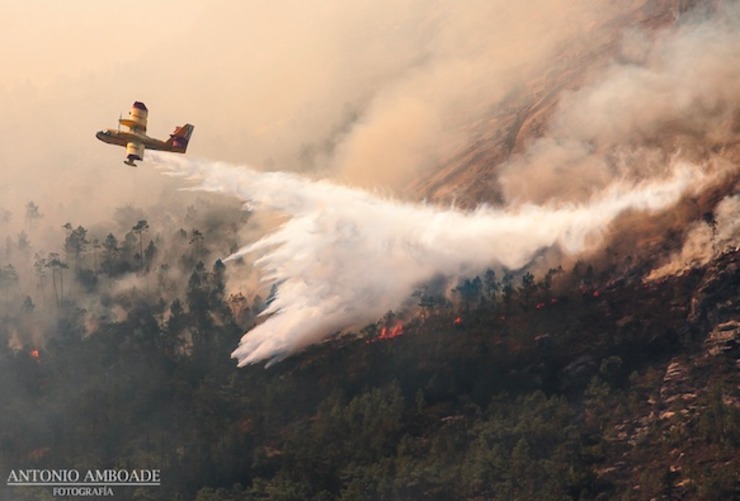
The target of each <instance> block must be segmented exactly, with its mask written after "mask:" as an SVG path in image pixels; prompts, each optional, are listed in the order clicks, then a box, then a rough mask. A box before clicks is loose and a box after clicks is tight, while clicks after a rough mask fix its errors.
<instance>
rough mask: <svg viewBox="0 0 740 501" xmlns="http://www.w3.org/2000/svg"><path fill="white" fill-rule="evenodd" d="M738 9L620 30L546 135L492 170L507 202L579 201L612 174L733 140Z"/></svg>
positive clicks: (641, 170)
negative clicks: (610, 53) (598, 68)
mask: <svg viewBox="0 0 740 501" xmlns="http://www.w3.org/2000/svg"><path fill="white" fill-rule="evenodd" d="M739 109H740V9H738V8H737V6H734V7H727V8H725V9H722V10H720V11H718V12H716V13H715V15H713V16H711V17H708V18H706V17H703V18H695V17H694V18H692V17H690V16H689V17H688V18H687V19H686V20H685V22H684V23H682V24H679V25H677V26H672V27H670V28H669V29H664V30H659V31H653V32H648V31H639V30H631V31H628V32H627V33H625V35H624V37H623V39H622V43H621V50H620V52H619V53H618V54H617V55H616V57H615V59H614V60H613V61H612V63H611V64H609V65H608V67H607V68H606V70H605V71H603V72H602V73H600V74H598V76H596V77H593V78H592V79H591V81H590V82H589V83H588V84H587V85H584V86H583V87H581V88H579V89H577V90H574V91H570V92H567V93H564V94H563V96H562V97H561V99H560V101H559V104H558V107H557V110H556V112H555V114H554V116H553V117H552V120H551V121H550V122H549V124H548V126H547V130H546V131H545V133H544V135H543V136H542V137H540V138H537V139H536V140H534V141H533V142H532V143H531V144H529V146H528V148H527V149H526V151H525V152H524V153H523V154H521V155H517V156H515V157H514V158H512V159H511V160H510V161H509V162H507V163H506V164H505V165H504V166H503V168H502V169H501V174H500V177H499V180H500V184H501V186H502V187H503V192H504V196H505V198H506V199H507V200H508V201H514V200H519V201H531V202H543V201H546V200H550V199H561V200H566V199H568V200H584V199H587V198H588V197H589V196H591V194H592V193H593V192H594V191H597V190H601V189H603V188H604V187H605V186H607V185H608V184H609V183H611V182H613V181H614V180H615V179H633V180H634V179H641V178H645V177H647V176H656V175H662V174H664V173H665V172H666V170H667V169H668V166H669V165H670V158H671V157H672V156H679V157H683V158H688V159H694V160H699V159H705V158H707V157H708V156H709V155H710V154H711V152H712V151H721V149H722V148H723V147H725V146H727V145H733V144H736V143H737V130H738V122H737V113H738V110H739Z"/></svg>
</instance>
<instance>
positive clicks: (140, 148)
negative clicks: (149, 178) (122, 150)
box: [126, 142, 144, 162]
mask: <svg viewBox="0 0 740 501" xmlns="http://www.w3.org/2000/svg"><path fill="white" fill-rule="evenodd" d="M126 158H127V159H128V161H129V162H133V161H134V160H142V159H143V158H144V145H143V144H141V143H134V142H131V143H127V144H126Z"/></svg>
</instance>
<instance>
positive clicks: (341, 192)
mask: <svg viewBox="0 0 740 501" xmlns="http://www.w3.org/2000/svg"><path fill="white" fill-rule="evenodd" d="M737 21H738V15H737V9H725V10H722V11H720V12H719V14H717V15H715V16H712V17H709V18H705V19H701V20H694V21H691V22H686V23H684V24H679V25H677V26H675V27H672V28H669V29H665V30H659V31H656V32H636V31H635V32H632V33H629V34H628V35H626V36H625V37H624V38H623V42H622V51H621V53H620V55H619V56H618V57H617V59H615V60H614V61H613V62H612V63H611V64H609V65H608V66H607V68H606V70H604V71H603V72H601V73H600V74H599V75H598V76H593V77H591V78H590V79H589V80H588V81H587V83H586V84H584V85H582V86H581V87H580V88H579V89H577V90H573V91H571V92H568V93H565V94H564V95H563V96H562V97H561V99H560V104H559V105H558V107H557V109H556V111H555V113H554V115H553V116H552V117H551V118H550V120H549V122H548V125H547V127H546V129H545V131H544V133H543V134H542V135H541V136H540V137H539V138H537V139H535V140H534V141H532V142H531V143H529V144H528V145H526V148H525V149H524V151H523V153H521V154H519V155H517V156H515V157H513V158H512V159H511V160H510V161H508V162H507V163H505V164H504V165H503V166H501V167H500V169H499V171H498V173H497V175H498V181H499V183H500V185H501V186H502V188H503V191H504V196H505V200H506V203H505V204H504V206H502V207H500V208H495V209H494V208H490V207H481V208H479V209H477V210H475V211H471V212H463V211H460V210H456V209H454V208H449V209H443V208H438V207H433V206H430V205H424V204H410V203H404V202H399V201H396V200H393V199H388V198H383V197H378V196H374V195H372V194H370V193H369V192H367V191H363V190H359V189H356V188H350V187H347V186H342V185H340V184H337V183H334V182H329V181H312V180H310V179H309V178H306V177H301V176H297V175H294V174H288V173H285V172H272V173H264V172H263V173H260V172H258V171H256V170H253V169H250V168H247V167H236V166H234V165H229V164H226V163H219V162H209V161H204V160H193V159H188V158H169V157H165V156H161V155H160V156H157V157H156V162H157V163H158V164H160V165H161V166H163V167H164V168H165V170H167V171H168V172H170V173H173V174H176V175H181V176H187V177H191V178H194V179H197V180H198V182H199V188H198V189H203V190H206V191H210V192H215V193H221V194H228V195H231V196H236V197H238V198H239V199H241V200H243V201H244V202H245V203H246V204H248V206H249V207H250V208H254V209H255V210H257V211H258V212H259V211H264V210H272V211H277V212H279V213H281V214H284V215H285V216H287V221H285V222H284V223H283V224H282V225H281V226H279V227H278V228H277V229H275V230H274V231H271V232H270V233H269V234H268V235H267V236H265V237H263V238H262V239H260V240H258V241H257V242H255V243H253V244H250V245H248V246H246V247H244V248H243V249H241V250H240V251H238V252H237V253H235V254H234V255H232V256H230V257H229V258H228V259H227V261H228V260H233V259H235V258H237V257H242V256H245V255H253V256H255V259H256V265H257V266H258V267H259V268H260V269H261V270H262V273H263V277H264V280H265V281H267V282H269V283H272V284H276V286H277V295H276V298H275V300H274V301H273V302H272V303H271V305H270V307H269V309H268V310H267V311H266V312H265V314H264V316H265V318H266V319H265V321H264V322H262V323H261V324H259V325H258V326H256V327H255V328H254V329H252V330H251V331H249V332H247V333H246V334H245V335H244V337H243V338H242V340H241V343H240V346H239V348H237V349H236V350H235V351H234V353H233V357H234V358H236V359H237V360H238V363H239V365H240V366H243V365H246V364H250V363H255V362H258V361H261V360H273V361H274V360H279V359H281V358H283V357H285V356H287V355H289V354H291V353H295V352H296V351H299V350H300V349H302V348H304V347H305V346H307V345H309V344H312V343H316V342H319V341H321V340H323V339H325V338H326V337H328V336H331V335H333V334H334V333H337V332H339V331H342V330H344V329H348V328H353V327H360V326H362V325H365V324H366V323H368V322H370V321H373V320H375V319H377V318H378V317H379V316H381V315H382V314H383V313H385V312H386V311H388V310H389V309H394V308H398V307H399V305H402V304H403V303H404V301H406V300H407V299H408V297H409V295H410V294H411V292H412V291H413V290H414V288H415V287H417V286H419V285H421V284H422V283H424V282H425V281H427V280H430V279H432V278H433V277H435V276H439V275H440V274H441V275H445V276H450V277H454V276H457V275H461V274H465V273H471V272H477V271H479V270H481V269H482V268H484V267H486V266H492V265H493V266H496V265H500V266H506V267H508V268H512V269H518V268H521V267H523V266H525V265H527V264H528V263H530V261H531V260H532V259H533V257H534V256H535V255H536V254H537V253H538V251H540V250H542V249H547V248H553V247H554V248H558V249H560V250H561V251H562V252H563V253H565V254H571V255H576V254H579V253H582V252H586V251H589V250H593V249H595V248H598V246H599V245H601V244H602V243H603V237H604V236H605V235H606V234H608V231H609V224H610V223H611V222H612V221H614V220H615V219H616V218H617V217H618V216H619V215H620V214H623V213H624V212H625V211H630V210H631V211H635V210H637V211H640V210H642V211H659V210H665V209H667V208H669V207H671V206H672V205H673V204H675V203H676V202H677V201H678V200H679V199H680V198H681V197H682V196H684V195H686V194H689V193H697V192H698V191H700V190H701V189H703V187H704V186H706V185H707V183H713V182H716V181H717V179H718V178H719V177H724V176H727V175H731V176H732V175H735V174H736V172H737V167H736V166H735V165H734V164H732V163H727V162H715V161H711V160H710V159H711V158H712V156H713V154H714V151H715V150H716V149H717V147H720V148H721V147H723V146H727V145H729V144H731V143H732V138H733V137H734V136H733V134H734V130H735V127H736V124H735V116H736V114H737V110H738V102H739V101H738V97H737V96H738V95H739V94H738V93H737V92H736V90H737V85H738V84H737V82H738V81H740V79H738V78H737V77H740V65H737V64H735V63H736V62H737V61H738V60H739V58H740V37H739V36H738V33H740V30H736V29H735V27H736V26H738V22H737ZM487 47H488V46H487ZM489 48H490V47H489ZM546 54H547V51H545V50H543V52H542V53H541V55H543V56H545V55H546ZM480 56H481V57H482V58H490V57H491V54H489V53H481V54H480ZM456 61H458V60H457V59H456ZM422 66H423V65H422ZM448 69H449V71H450V75H453V74H455V73H457V74H461V75H463V76H461V80H463V81H465V78H464V75H465V72H464V71H461V66H459V65H456V64H451V66H450V68H446V69H444V70H443V69H441V68H440V69H439V71H440V72H441V73H445V72H446V71H447V70H448ZM525 73H526V72H524V73H520V74H519V77H521V75H522V74H525ZM488 76H489V77H490V74H489V75H488ZM444 80H445V79H444V78H442V81H444ZM473 80H476V79H475V78H473ZM469 83H470V82H468V84H469ZM406 85H408V87H407V88H405V87H404V86H406ZM443 87H445V88H446V89H447V90H449V89H450V88H452V89H454V88H455V86H454V85H452V86H451V87H450V86H443ZM404 88H405V90H404V91H400V90H398V89H404ZM394 89H396V90H398V92H397V93H396V92H395V91H391V92H387V93H385V92H384V93H381V94H382V95H383V96H384V97H382V98H381V97H378V96H379V95H380V94H378V95H376V96H374V97H373V99H372V100H371V101H370V102H369V103H370V104H369V105H368V107H366V108H365V112H364V114H363V117H364V118H362V119H360V120H359V121H358V122H357V123H355V124H353V125H352V126H351V127H350V130H349V131H348V132H347V135H346V137H345V138H344V140H343V142H342V143H341V144H340V145H339V147H338V149H337V155H336V157H335V158H336V159H341V160H337V161H338V162H339V164H340V165H341V166H342V169H344V171H346V172H349V171H351V170H352V169H353V167H351V166H353V165H363V167H360V168H358V172H359V171H362V172H370V171H372V170H373V169H375V170H376V171H377V170H378V169H380V170H382V169H383V168H385V167H393V166H394V165H395V164H394V160H393V159H394V158H395V159H396V160H395V161H397V162H398V165H399V166H400V167H399V168H400V170H401V171H402V172H418V170H417V168H416V167H412V168H411V169H410V170H407V169H406V168H405V167H408V166H409V165H414V164H415V162H417V161H419V162H420V163H422V164H423V163H425V162H427V163H428V162H432V160H431V159H430V158H428V157H426V158H425V157H423V155H422V156H420V157H419V156H416V157H414V158H415V160H412V159H411V158H410V157H409V156H408V155H411V156H414V153H413V152H414V147H416V146H418V145H419V144H426V142H428V141H431V142H433V140H434V138H438V137H439V135H437V134H434V133H432V132H430V131H432V130H434V129H435V128H437V127H438V124H439V122H438V121H437V120H436V118H438V117H439V116H441V115H440V114H439V113H440V110H442V109H445V105H442V106H441V107H440V106H437V105H436V104H440V103H451V102H453V101H454V99H453V100H452V101H448V100H447V98H448V97H449V96H451V95H456V96H459V95H460V93H459V89H458V90H453V91H451V93H444V96H445V98H443V99H441V100H439V101H435V99H433V98H429V96H430V95H428V94H426V88H425V85H424V82H422V81H416V80H415V79H414V78H404V79H403V83H401V84H399V85H398V86H395V87H394ZM412 90H416V92H413V91H412ZM494 95H495V92H494V93H493V94H491V95H490V96H489V97H491V96H494ZM479 97H480V96H479V95H476V94H475V93H473V97H472V98H471V99H478V98H479ZM401 98H403V99H401ZM426 101H429V102H431V103H436V104H435V105H433V106H431V107H428V106H426V105H425V104H424V103H425V102H426ZM430 110H433V111H430ZM443 114H444V113H442V115H443ZM383 116H387V117H390V118H389V119H388V120H387V121H386V120H384V119H383V118H382V117H383ZM369 117H374V118H373V119H372V120H370V119H369ZM393 117H396V118H393ZM401 118H403V119H404V120H405V119H408V120H409V121H410V122H413V123H417V122H418V123H420V124H421V125H420V126H419V127H421V128H417V129H414V128H411V129H409V128H407V127H403V126H401V124H403V121H402V120H401V121H398V122H397V121H396V119H398V120H400V119H401ZM370 124H375V125H374V126H371V125H370ZM396 124H399V127H398V128H396V127H395V125H396ZM375 126H377V129H375V132H372V133H371V132H370V131H371V130H373V129H374V127H375ZM426 129H428V130H426ZM417 133H418V136H417ZM453 136H454V134H453ZM361 137H365V138H370V139H371V140H369V141H368V142H367V146H363V147H360V146H357V147H355V146H353V145H354V144H361V143H363V141H362V140H360V139H358V138H361ZM388 137H394V138H395V139H399V141H400V142H401V143H403V146H402V147H400V149H397V148H396V147H395V146H396V144H397V143H395V142H394V141H389V140H386V139H385V138H388ZM417 139H418V140H419V141H421V143H418V142H417ZM453 142H454V141H453ZM430 144H431V143H430ZM408 146H410V148H408ZM420 150H425V148H424V147H422V148H420ZM353 152H354V153H353ZM409 152H412V153H409ZM388 155H390V156H388ZM399 155H400V156H399ZM352 158H354V159H355V160H352ZM340 170H341V169H340ZM394 176H395V174H394ZM351 177H353V179H354V181H357V178H356V177H354V176H351ZM339 179H342V176H340V177H339ZM373 179H375V180H376V181H377V180H379V179H382V176H381V177H378V178H373ZM389 182H391V183H393V182H395V181H393V180H390V181H389ZM353 184H360V185H363V184H367V183H363V182H359V183H357V182H354V183H353ZM370 184H371V183H370Z"/></svg>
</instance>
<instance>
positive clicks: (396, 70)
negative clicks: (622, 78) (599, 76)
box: [0, 0, 639, 230]
mask: <svg viewBox="0 0 740 501" xmlns="http://www.w3.org/2000/svg"><path fill="white" fill-rule="evenodd" d="M610 3H611V2H606V1H597V2H592V1H585V0H579V1H575V2H558V1H555V0H535V1H533V2H527V4H526V5H521V6H517V5H513V4H512V3H511V2H508V1H503V0H500V1H490V0H469V1H466V2H457V1H451V0H446V1H439V2H429V1H426V0H355V1H351V2H347V1H343V0H342V1H340V0H330V1H321V2H298V1H280V0H278V1H270V2H263V1H228V0H223V1H213V2H208V3H203V2H194V1H189V0H177V1H174V0H162V1H157V2H147V1H140V0H132V1H129V2H127V3H126V4H125V6H121V5H120V4H115V3H110V2H101V1H99V0H76V1H74V2H54V1H51V0H29V1H26V2H14V1H8V0H0V6H1V7H2V12H3V14H4V15H5V18H6V19H7V20H10V21H9V22H6V23H5V25H4V27H3V30H1V31H0V61H2V63H3V64H1V65H0V106H1V107H2V109H3V115H4V120H3V121H2V122H1V123H0V142H1V143H0V144H1V145H2V147H1V148H0V168H1V169H2V170H1V172H2V174H1V175H0V208H3V209H5V210H10V211H11V212H12V213H13V214H14V216H13V223H14V227H13V230H16V229H17V226H18V225H20V224H21V222H22V218H23V211H24V207H25V204H26V203H27V202H28V201H29V200H34V201H35V202H36V203H38V204H39V205H40V206H41V209H42V212H44V213H46V214H47V216H48V217H52V216H54V217H57V218H59V219H60V220H61V221H62V222H64V221H71V222H73V223H74V224H84V223H86V221H87V220H88V219H89V218H91V217H93V216H94V217H95V218H105V217H106V216H107V215H108V214H110V213H111V211H112V210H113V209H114V208H115V207H117V206H119V205H122V204H124V203H132V204H133V205H139V206H142V207H144V208H146V207H147V206H148V205H150V204H151V202H152V201H153V200H154V199H158V198H160V196H161V194H162V193H167V194H169V195H170V196H172V194H173V192H172V189H171V183H172V181H171V180H166V179H164V178H163V177H162V176H161V175H160V174H158V173H156V172H154V171H153V170H152V169H151V168H150V167H148V166H147V163H146V161H145V162H144V163H143V164H142V165H141V166H140V167H139V168H138V169H135V170H134V169H131V168H128V167H126V166H124V165H123V164H122V159H123V156H124V154H123V149H121V148H116V147H113V146H108V145H105V144H103V143H101V142H99V141H97V140H96V139H95V137H94V135H95V132H96V131H98V130H100V129H103V128H107V127H115V125H116V120H117V118H118V114H119V113H124V115H125V114H126V113H127V112H128V109H129V107H130V106H131V103H132V102H133V101H134V100H142V101H144V102H145V103H146V104H147V106H148V107H149V110H150V114H149V131H148V132H149V133H150V134H151V135H152V136H155V137H166V136H167V134H168V133H169V132H171V130H172V129H173V128H174V126H175V125H180V124H182V123H184V122H190V123H193V124H195V127H196V128H195V133H194V136H193V139H192V142H191V145H190V149H189V151H188V154H189V155H194V156H204V157H208V158H213V159H220V160H225V161H231V162H238V163H244V164H249V165H253V166H255V167H256V168H258V169H264V168H269V169H285V170H297V169H309V170H312V171H314V172H315V173H316V175H319V176H327V177H333V178H335V179H338V180H339V181H341V182H345V183H348V184H354V185H358V186H363V187H374V188H377V187H380V188H383V187H385V186H391V185H396V186H399V185H403V183H404V182H407V181H408V178H409V176H410V175H414V174H413V173H416V172H419V171H423V170H425V169H426V170H429V169H433V168H434V167H436V166H437V165H438V164H439V163H440V162H442V161H444V159H445V158H446V157H447V156H448V155H449V154H450V152H452V151H454V149H455V148H458V147H459V146H460V145H461V144H462V143H463V142H464V141H465V140H466V138H467V137H468V136H467V135H466V128H467V127H468V126H469V125H470V124H471V123H473V122H475V120H476V119H478V118H479V117H480V116H482V115H484V114H485V113H486V112H487V111H488V106H489V104H488V103H495V102H496V101H497V100H498V99H500V98H501V97H502V96H504V95H505V94H506V93H507V92H509V91H510V90H511V89H512V88H513V87H514V86H515V85H516V82H517V81H518V79H521V78H524V76H525V75H526V74H527V72H529V71H532V68H535V67H537V66H538V65H541V64H542V61H544V60H546V59H547V57H548V55H549V54H550V52H551V51H552V50H554V48H556V47H557V43H558V42H559V41H561V40H564V39H567V38H571V37H574V36H576V37H577V36H578V33H579V31H580V30H583V29H586V30H588V29H590V27H592V26H593V25H594V23H597V22H598V21H599V20H601V19H608V18H609V15H610V13H609V12H610V11H609V10H603V9H608V8H611V9H614V7H609V4H610ZM638 3H639V2H638Z"/></svg>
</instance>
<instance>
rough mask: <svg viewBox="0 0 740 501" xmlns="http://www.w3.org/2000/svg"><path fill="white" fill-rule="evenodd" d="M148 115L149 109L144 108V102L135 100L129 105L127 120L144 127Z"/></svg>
mask: <svg viewBox="0 0 740 501" xmlns="http://www.w3.org/2000/svg"><path fill="white" fill-rule="evenodd" d="M148 115H149V110H147V109H146V106H145V105H144V103H142V102H139V101H136V102H135V103H134V105H133V106H132V107H131V111H130V112H129V117H128V118H129V120H131V121H132V122H135V123H136V125H137V126H139V127H142V128H144V129H146V119H147V116H148Z"/></svg>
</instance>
